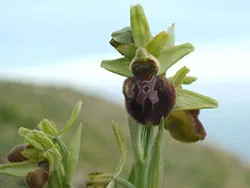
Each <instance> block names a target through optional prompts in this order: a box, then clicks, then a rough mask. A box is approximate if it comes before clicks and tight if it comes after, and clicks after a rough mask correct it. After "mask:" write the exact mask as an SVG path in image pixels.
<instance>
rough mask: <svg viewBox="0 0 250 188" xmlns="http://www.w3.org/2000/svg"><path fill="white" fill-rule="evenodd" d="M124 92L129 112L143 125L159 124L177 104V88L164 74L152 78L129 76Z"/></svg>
mask: <svg viewBox="0 0 250 188" xmlns="http://www.w3.org/2000/svg"><path fill="white" fill-rule="evenodd" d="M123 94H124V96H125V105H126V109H127V111H128V113H129V114H130V115H131V116H132V117H133V118H134V119H135V120H136V121H138V122H139V123H140V124H143V125H150V124H152V125H158V124H159V123H160V120H161V118H162V117H164V118H166V117H167V116H168V114H169V113H170V111H171V110H172V109H173V107H174V105H175V97H176V94H175V89H174V87H173V85H172V84H171V83H170V82H168V80H167V79H166V78H165V76H163V75H161V76H153V77H152V78H151V80H139V79H137V78H135V77H130V78H127V79H126V80H125V82H124V85H123Z"/></svg>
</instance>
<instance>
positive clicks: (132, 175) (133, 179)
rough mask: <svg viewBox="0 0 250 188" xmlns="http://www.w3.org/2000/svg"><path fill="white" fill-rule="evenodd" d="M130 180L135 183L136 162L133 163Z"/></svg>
mask: <svg viewBox="0 0 250 188" xmlns="http://www.w3.org/2000/svg"><path fill="white" fill-rule="evenodd" d="M128 181H129V182H130V183H132V184H133V185H134V184H135V163H133V165H132V168H131V170H130V172H129V176H128Z"/></svg>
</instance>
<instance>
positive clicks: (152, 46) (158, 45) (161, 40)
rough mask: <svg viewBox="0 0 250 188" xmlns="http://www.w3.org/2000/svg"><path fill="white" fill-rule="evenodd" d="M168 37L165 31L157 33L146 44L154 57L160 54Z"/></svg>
mask: <svg viewBox="0 0 250 188" xmlns="http://www.w3.org/2000/svg"><path fill="white" fill-rule="evenodd" d="M167 39H168V34H167V33H166V32H165V31H162V32H160V33H159V34H157V35H156V36H155V37H154V38H153V39H152V40H151V41H150V42H149V43H148V45H147V47H146V48H147V50H148V52H149V53H151V54H152V55H153V56H155V57H156V58H157V57H159V56H160V54H161V50H162V48H163V47H164V46H165V43H166V41H167Z"/></svg>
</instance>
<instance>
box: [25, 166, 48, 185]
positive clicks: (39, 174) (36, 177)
mask: <svg viewBox="0 0 250 188" xmlns="http://www.w3.org/2000/svg"><path fill="white" fill-rule="evenodd" d="M48 180H49V171H48V170H46V169H45V168H41V167H40V168H38V169H37V170H36V171H34V172H30V173H29V174H28V175H27V177H26V182H27V184H28V185H29V187H30V188H43V186H44V185H45V183H46V182H47V181H48Z"/></svg>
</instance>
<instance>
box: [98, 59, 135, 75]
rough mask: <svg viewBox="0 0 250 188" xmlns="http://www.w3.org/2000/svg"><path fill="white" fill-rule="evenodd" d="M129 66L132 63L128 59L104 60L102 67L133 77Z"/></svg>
mask: <svg viewBox="0 0 250 188" xmlns="http://www.w3.org/2000/svg"><path fill="white" fill-rule="evenodd" d="M129 65H130V61H129V60H128V59H127V58H119V59H113V60H103V61H102V63H101V67H103V68H105V69H106V70H108V71H110V72H113V73H116V74H119V75H121V76H126V77H131V76H133V75H132V73H131V72H130V70H129Z"/></svg>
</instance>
